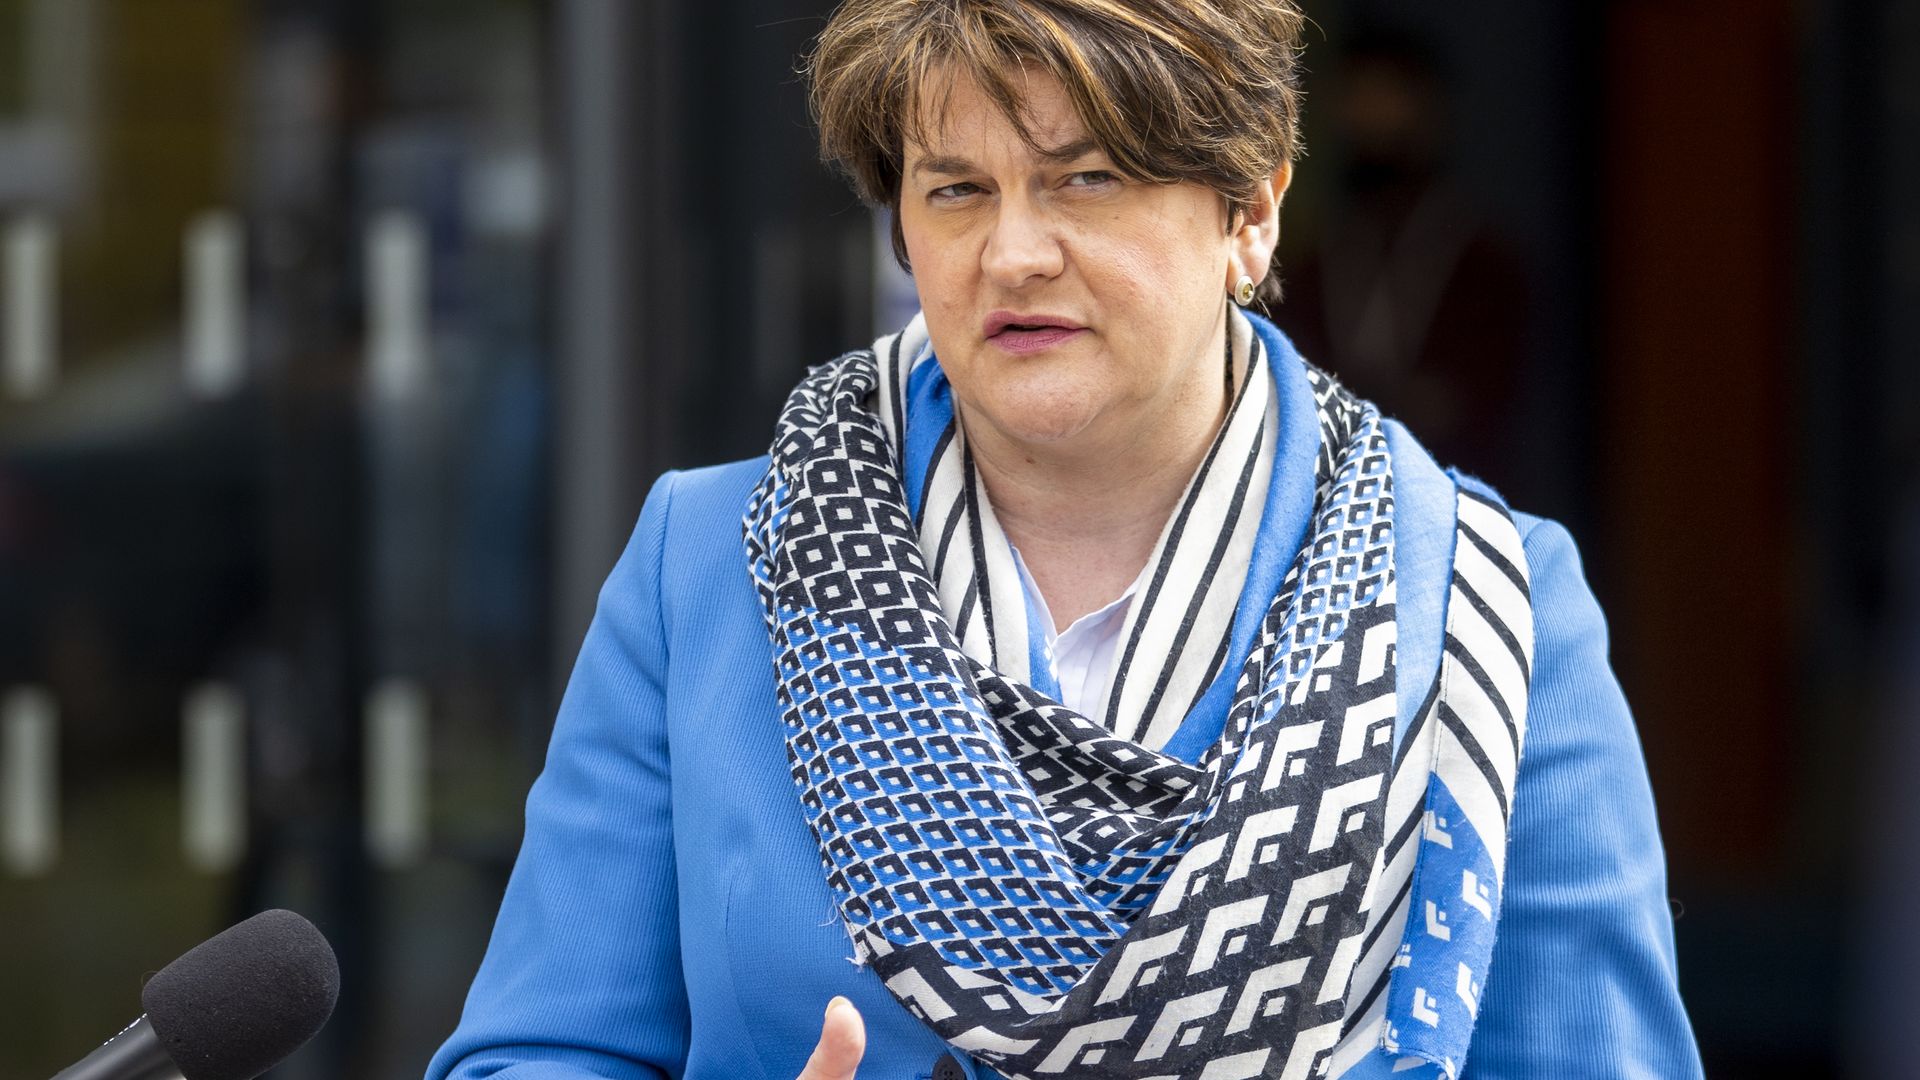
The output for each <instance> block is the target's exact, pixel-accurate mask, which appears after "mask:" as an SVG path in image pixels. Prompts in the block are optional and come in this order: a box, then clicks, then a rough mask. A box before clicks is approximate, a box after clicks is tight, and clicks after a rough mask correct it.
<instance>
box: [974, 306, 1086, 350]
mask: <svg viewBox="0 0 1920 1080" xmlns="http://www.w3.org/2000/svg"><path fill="white" fill-rule="evenodd" d="M981 329H982V330H983V331H985V337H986V339H987V340H988V341H990V342H992V343H993V344H995V345H997V346H999V347H1000V348H1002V349H1005V350H1007V351H1008V352H1013V353H1032V352H1038V351H1040V350H1042V349H1049V348H1052V347H1053V346H1055V345H1058V344H1060V343H1061V342H1063V341H1066V340H1068V339H1070V338H1074V337H1077V336H1079V335H1080V334H1083V333H1086V329H1087V328H1086V327H1084V326H1082V325H1080V324H1079V323H1077V322H1074V321H1073V320H1071V319H1066V318H1061V317H1059V316H1054V315H1028V314H1023V313H1019V312H1011V311H996V312H994V313H993V314H992V315H989V316H987V320H986V323H985V325H984V326H982V327H981Z"/></svg>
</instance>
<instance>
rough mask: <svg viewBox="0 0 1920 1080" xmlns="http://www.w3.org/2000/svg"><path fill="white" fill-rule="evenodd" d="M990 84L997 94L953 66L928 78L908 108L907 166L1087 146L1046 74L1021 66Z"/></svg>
mask: <svg viewBox="0 0 1920 1080" xmlns="http://www.w3.org/2000/svg"><path fill="white" fill-rule="evenodd" d="M989 78H991V76H989ZM993 81H994V82H997V83H998V87H997V88H990V87H989V86H988V85H985V84H984V83H983V81H982V79H981V77H980V76H979V75H976V74H975V73H974V72H972V71H971V70H969V69H967V68H966V67H964V66H962V65H958V64H947V65H945V66H943V67H940V68H936V69H934V70H933V71H931V72H929V73H928V75H927V76H926V78H925V79H923V80H922V81H921V83H920V85H919V86H918V87H916V88H915V93H914V95H913V100H912V102H911V103H909V106H908V108H909V110H910V111H912V112H913V113H914V115H913V116H912V117H911V118H910V122H909V123H908V124H907V125H906V129H905V133H904V134H905V139H904V142H905V146H904V147H903V150H904V151H905V154H906V157H907V158H908V160H912V159H913V158H914V157H916V156H918V155H945V154H961V153H967V152H973V153H983V152H987V151H998V152H1001V153H1007V154H1018V153H1020V152H1021V151H1023V150H1024V151H1026V152H1027V153H1029V154H1038V153H1042V152H1044V151H1046V150H1048V149H1051V148H1056V147H1062V146H1067V145H1070V144H1074V143H1079V142H1084V141H1085V140H1086V137H1087V128H1086V125H1085V124H1084V123H1083V122H1082V121H1081V119H1080V115H1079V113H1078V112H1076V111H1075V110H1074V107H1073V101H1072V99H1071V98H1070V97H1069V96H1068V94H1067V91H1066V88H1065V87H1064V86H1062V85H1061V84H1060V80H1059V79H1057V78H1055V77H1054V76H1053V75H1052V74H1051V73H1049V72H1047V71H1045V70H1044V69H1041V68H1038V67H1035V66H1033V65H1022V66H1019V67H1015V68H1013V69H1011V70H1009V71H1006V72H1003V73H1000V75H999V77H998V78H997V79H994V80H993ZM996 89H998V90H999V94H998V95H997V94H996V92H995V90H996Z"/></svg>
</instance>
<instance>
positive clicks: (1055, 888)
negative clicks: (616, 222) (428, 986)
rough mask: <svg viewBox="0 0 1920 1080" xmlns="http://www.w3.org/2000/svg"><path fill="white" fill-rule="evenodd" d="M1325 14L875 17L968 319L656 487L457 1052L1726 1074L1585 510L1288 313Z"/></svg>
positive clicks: (821, 48) (951, 4)
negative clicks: (1296, 339)
mask: <svg viewBox="0 0 1920 1080" xmlns="http://www.w3.org/2000/svg"><path fill="white" fill-rule="evenodd" d="M1300 22H1301V17H1300V15H1299V13H1298V11H1297V10H1296V9H1295V8H1294V7H1293V5H1292V4H1291V3H1290V2H1288V0H945V2H940V3H927V2H925V0H850V2H849V3H847V4H846V5H845V6H844V7H843V8H842V9H841V10H840V11H839V12H838V13H836V15H835V16H834V18H833V20H832V22H831V23H830V24H829V26H828V27H827V29H826V31H825V32H824V33H823V35H822V37H821V39H820V43H819V45H818V47H817V50H816V52H815V54H814V57H813V62H812V67H811V72H812V76H813V80H814V84H813V92H814V98H815V104H816V108H817V112H818V115H819V118H820V123H821V128H822V141H823V146H824V147H825V149H826V152H827V155H828V156H829V157H830V158H831V159H833V160H835V161H837V162H839V163H840V164H841V165H842V166H843V167H845V168H846V169H847V170H848V172H849V173H850V174H851V176H852V178H853V180H854V182H855V184H856V186H857V187H858V188H859V189H860V192H861V194H862V195H863V196H865V197H867V198H868V199H870V200H872V201H874V202H876V203H878V204H880V205H885V206H889V207H890V208H891V209H892V210H893V212H894V221H895V241H896V243H895V246H896V250H897V252H898V253H899V254H900V256H901V257H902V259H903V261H905V262H907V263H909V264H910V266H911V268H912V270H913V272H914V274H915V280H916V283H917V287H918V289H919V293H920V298H921V303H922V308H923V317H922V318H920V319H916V320H915V321H914V323H913V325H911V326H909V327H908V328H907V329H906V330H904V331H903V332H901V333H900V334H897V335H894V336H891V337H888V338H885V339H882V340H881V341H880V342H879V343H877V344H876V346H875V347H874V348H873V349H872V350H863V351H861V352H857V353H852V354H849V355H847V356H844V357H842V358H840V359H839V360H837V361H835V362H833V363H831V364H828V365H826V366H824V367H822V368H817V369H815V370H814V371H813V372H812V373H810V374H809V375H808V376H807V378H806V379H805V380H804V381H802V383H801V384H800V386H799V387H798V388H797V389H796V390H795V391H794V393H793V396H792V397H791V399H790V400H789V402H788V404H787V406H786V408H785V410H784V411H783V413H782V415H781V417H780V419H779V421H778V424H777V426H776V430H775V435H774V440H773V449H772V453H771V454H770V456H769V457H768V458H766V459H762V460H759V461H753V462H744V463H739V464H735V465H729V466H723V467H720V468H717V469H708V470H700V471H696V472H691V473H686V474H681V475H670V476H668V477H666V478H663V479H662V480H661V481H660V483H659V485H658V486H656V488H655V489H654V492H653V494H652V495H651V497H650V498H649V499H648V502H647V508H646V510H645V511H644V512H643V514H642V515H641V519H640V523H639V526H638V528H637V529H636V531H635V534H634V537H633V540H632V542H631V544H630V545H629V547H628V549H627V552H626V553H625V555H624V557H623V558H622V559H621V562H620V564H619V566H618V567H617V568H616V569H615V570H614V572H613V575H612V577H611V578H610V579H609V581H608V583H607V586H606V588H605V590H604V591H603V593H602V597H601V606H600V610H599V613H598V615H597V617H596V620H595V623H594V626H593V628H592V630H591V631H590V632H589V634H588V637H587V641H586V643H585V645H584V647H583V649H582V652H581V657H580V661H579V665H578V667H577V668H576V670H575V673H574V677H573V682H572V684H571V686H570V687H569V690H568V694H567V697H566V700H565V703H564V704H563V705H562V708H561V714H560V718H559V722H558V724H557V726H556V729H555V732H554V737H553V743H552V748H551V751H550V754H549V759H548V765H547V770H546V772H545V773H544V774H543V775H542V777H541V779H540V781H539V782H538V783H537V784H536V785H535V788H534V791H533V793H532V795H531V797H530V799H529V802H528V809H527V817H528V828H527V837H526V842H525V846H524V848H523V850H522V852H521V855H520V861H519V864H518V865H517V867H516V868H515V871H514V876H513V880H512V883H511V885H510V886H509V888H508V891H507V895H506V898H505V901H504V903H503V905H502V909H501V914H500V919H499V923H498V926H497V927H496V929H495V932H494V937H493V941H492V944H491V947H490V949H489V952H488V955H487V959H486V961H485V963H484V964H483V965H482V967H481V970H480V973H479V975H478V976H477V977H476V979H475V982H474V985H473V990H472V992H471V995H470V997H469V1000H468V1005H467V1011H466V1014H465V1016H464V1018H463V1020H462V1022H461V1026H460V1028H459V1030H458V1031H457V1032H455V1034H454V1035H453V1037H452V1038H451V1039H450V1040H449V1041H448V1043H447V1044H446V1046H445V1047H444V1048H443V1049H442V1051H441V1052H440V1054H439V1055H438V1056H437V1057H436V1059H435V1061H434V1063H433V1066H432V1068H431V1070H430V1074H429V1075H430V1076H432V1077H435V1078H438V1077H448V1076H453V1077H482V1076H493V1075H504V1076H513V1077H588V1076H605V1077H628V1076H646V1077H653V1076H688V1077H767V1078H773V1080H787V1078H790V1077H795V1076H800V1077H803V1078H805V1080H844V1078H847V1077H851V1076H854V1075H855V1074H856V1071H857V1074H858V1075H859V1076H860V1077H863V1078H867V1080H873V1078H902V1080H904V1078H908V1077H928V1076H933V1077H942V1078H953V1077H960V1076H973V1077H984V1076H993V1075H1000V1076H1006V1077H1047V1076H1077V1077H1182V1078H1196V1077H1197V1078H1205V1080H1229V1078H1236V1077H1254V1076H1282V1077H1303V1078H1304V1077H1337V1076H1345V1077H1374V1076H1387V1075H1392V1076H1403V1075H1404V1076H1414V1077H1433V1076H1449V1077H1454V1076H1460V1075H1462V1074H1463V1073H1464V1074H1465V1075H1468V1076H1476V1077H1482V1078H1491V1077H1529V1078H1537V1077H1554V1078H1564V1077H1588V1076H1591V1077H1601V1076H1606V1077H1614V1076H1648V1077H1654V1076H1657V1077H1676V1076H1679V1077H1685V1076H1692V1075H1697V1074H1698V1071H1699V1065H1698V1061H1697V1056H1696V1054H1695V1051H1694V1049H1693V1045H1692V1040H1691V1036H1690V1034H1689V1032H1688V1029H1687V1024H1686V1019H1685V1016H1684V1013H1683V1012H1682V1010H1681V1007H1680V1004H1679V1001H1678V997H1677V994H1676V991H1675V986H1674V974H1673V959H1672V941H1671V925H1670V922H1669V919H1668V914H1667V908H1666V899H1665V896H1664V874H1663V870H1662V865H1661V855H1660V850H1659V842H1658V837H1657V833H1656V830H1655V826H1654V820H1653V811H1652V804H1651V799H1650V797H1649V794H1648V790H1647V783H1646V777H1645V772H1644V769H1643V767H1642V764H1641V762H1640V758H1639V752H1638V748H1637V744H1636V742H1635V738H1634V734H1633V730H1632V726H1631V721H1630V719H1629V717H1628V715H1627V712H1626V708H1625V705H1624V703H1623V702H1622V700H1621V698H1620V694H1619V690H1618V687H1617V685H1616V684H1615V682H1614V680H1613V678H1612V676H1611V674H1610V672H1609V671H1608V668H1607V662H1606V655H1605V647H1606V646H1605V630H1604V627H1603V624H1602V623H1601V620H1600V616H1599V614H1598V611H1597V610H1596V608H1595V607H1594V604H1593V601H1592V598H1591V596H1590V595H1589V593H1588V591H1587V589H1586V586H1585V585H1584V583H1583V581H1582V580H1581V576H1580V570H1579V565H1578V561H1577V558H1576V556H1575V555H1574V552H1573V548H1572V545H1571V543H1570V541H1569V540H1568V538H1567V536H1566V534H1565V533H1564V532H1563V531H1562V530H1560V529H1559V528H1557V527H1556V526H1553V525H1551V524H1547V523H1544V522H1540V521H1538V520H1535V519H1532V518H1528V517H1525V516H1523V515H1515V514H1509V513H1508V512H1507V511H1506V510H1505V509H1504V507H1503V506H1502V505H1501V504H1500V502H1499V501H1498V499H1497V498H1495V497H1494V496H1493V495H1492V494H1491V493H1490V492H1487V491H1485V490H1483V489H1481V488H1479V487H1478V486H1477V485H1475V484H1474V483H1472V482H1471V481H1468V480H1464V479H1460V478H1456V477H1450V476H1449V475H1448V474H1446V473H1444V472H1442V471H1441V470H1440V469H1439V467H1438V466H1436V465H1435V464H1434V463H1433V462H1432V461H1431V459H1429V458H1428V457H1427V456H1426V455H1425V454H1424V453H1423V452H1422V451H1421V449H1420V448H1419V446H1418V445H1417V444H1416V443H1415V442H1414V441H1413V440H1412V438H1411V436H1409V435H1408V434H1407V433H1406V432H1405V431H1403V430H1402V429H1400V428H1399V427H1398V426H1396V425H1394V424H1393V423H1391V422H1387V421H1383V420H1382V419H1381V418H1380V416H1379V415H1378V414H1377V412H1376V411H1375V410H1373V409H1372V408H1371V407H1370V406H1369V405H1367V404H1366V403H1365V402H1362V401H1359V400H1356V399H1354V398H1353V397H1351V396H1350V395H1348V394H1347V393H1346V392H1345V391H1343V390H1342V389H1341V388H1340V387H1339V386H1338V385H1337V384H1336V383H1335V382H1333V381H1332V380H1331V379H1329V378H1328V377H1326V376H1325V375H1323V374H1321V373H1319V372H1317V371H1315V370H1314V369H1312V368H1310V367H1309V366H1307V365H1306V364H1305V362H1304V361H1302V359H1301V358H1300V357H1299V356H1298V355H1297V354H1296V353H1295V352H1294V351H1293V349H1292V347H1291V346H1290V345H1289V344H1288V343H1287V341H1286V338H1285V337H1284V336H1283V335H1282V334H1281V333H1280V332H1279V331H1278V330H1277V329H1276V328H1275V327H1274V326H1273V325H1272V324H1270V323H1268V322H1266V321H1265V320H1263V319H1260V318H1258V317H1257V316H1253V315H1250V314H1246V313H1244V312H1243V311H1241V306H1242V305H1245V304H1247V303H1249V302H1250V301H1251V300H1253V299H1254V298H1255V296H1256V293H1257V291H1258V288H1259V283H1260V282H1262V281H1271V280H1272V276H1271V274H1270V269H1271V261H1272V255H1273V249H1274V245H1275V243H1276V241H1277V238H1278V233H1279V216H1278V215H1279V209H1280V203H1281V199H1282V197H1283V196H1284V194H1285V191H1286V188H1287V184H1288V181H1289V179H1290V178H1291V165H1290V163H1291V161H1292V159H1293V157H1294V156H1295V154H1296V153H1297V150H1298V145H1297V133H1296V124H1297V99H1298V91H1297V89H1296V79H1295V70H1296V69H1295V64H1296V60H1295V54H1296V50H1297V47H1298V40H1299V27H1300ZM1269 288H1271V286H1269ZM743 516H744V519H745V521H744V537H743V536H742V518H743ZM743 540H744V544H743V542H742V541H743ZM743 547H744V550H743ZM1523 748H1524V751H1525V756H1524V759H1523V758H1522V750H1523ZM1523 760H1524V764H1522V761H1523ZM1509 811H1511V815H1510V813H1509ZM823 1007H824V1008H825V1010H826V1012H825V1016H824V1018H823V1017H822V1009H823Z"/></svg>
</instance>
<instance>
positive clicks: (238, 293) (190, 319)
mask: <svg viewBox="0 0 1920 1080" xmlns="http://www.w3.org/2000/svg"><path fill="white" fill-rule="evenodd" d="M182 247H183V248H184V251H183V258H184V263H185V265H184V266H183V268H182V269H183V270H184V271H185V278H186V311H185V313H184V322H185V327H186V341H185V343H184V344H185V353H186V380H187V389H188V390H190V391H191V392H193V393H194V394H196V395H198V396H200V397H221V396H224V395H226V394H230V393H232V392H233V391H234V390H236V389H238V388H239V386H240V383H241V382H242V381H243V380H244V378H245V376H246V332H247V323H246V313H247V294H246V244H245V235H244V233H243V231H242V229H241V226H240V218H239V216H238V215H236V214H234V213H233V212H232V211H229V210H211V211H208V212H207V213H204V214H201V215H200V216H199V217H197V218H195V219H194V220H193V222H192V223H191V224H189V225H188V226H187V232H186V237H185V240H184V243H183V245H182Z"/></svg>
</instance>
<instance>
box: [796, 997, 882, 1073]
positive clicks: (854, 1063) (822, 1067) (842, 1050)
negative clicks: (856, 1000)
mask: <svg viewBox="0 0 1920 1080" xmlns="http://www.w3.org/2000/svg"><path fill="white" fill-rule="evenodd" d="M866 1052H867V1025H866V1022H865V1021H864V1020H862V1019H860V1010H859V1009H856V1008H854V1007H853V1002H851V1001H848V1000H847V999H846V998H843V997H836V998H834V999H833V1000H832V1001H829V1002H827V1015H826V1018H825V1019H824V1020H823V1021H822V1022H821V1024H820V1041H819V1042H818V1043H817V1044H815V1046H814V1048H813V1056H812V1057H809V1058H807V1067H806V1068H804V1069H802V1070H800V1076H799V1078H798V1080H853V1072H854V1070H855V1069H857V1068H859V1067H860V1058H861V1056H862V1055H863V1054H865V1053H866Z"/></svg>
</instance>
